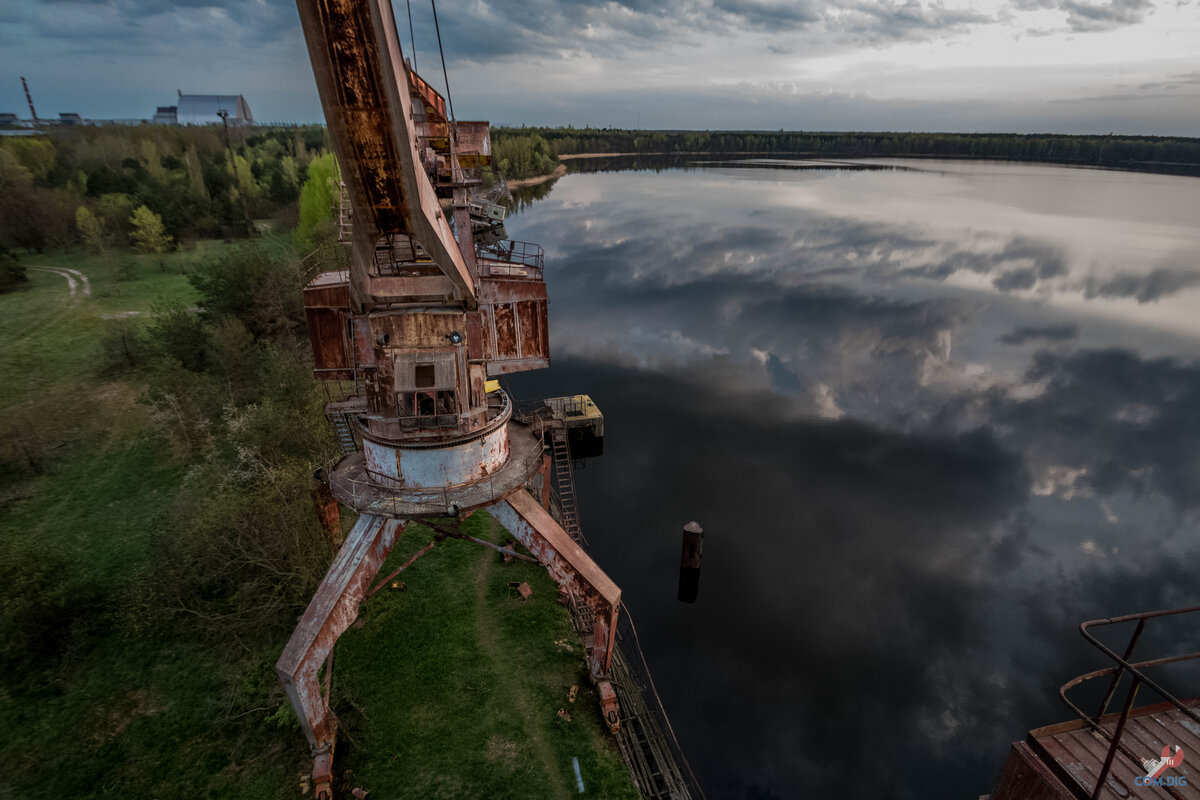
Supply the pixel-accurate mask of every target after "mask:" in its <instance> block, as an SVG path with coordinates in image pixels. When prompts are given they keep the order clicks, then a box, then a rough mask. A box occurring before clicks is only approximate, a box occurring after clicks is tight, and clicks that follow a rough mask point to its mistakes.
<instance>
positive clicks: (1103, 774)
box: [1092, 675, 1142, 800]
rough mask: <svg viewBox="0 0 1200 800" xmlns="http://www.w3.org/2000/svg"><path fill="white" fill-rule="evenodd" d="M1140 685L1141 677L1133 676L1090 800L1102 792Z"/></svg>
mask: <svg viewBox="0 0 1200 800" xmlns="http://www.w3.org/2000/svg"><path fill="white" fill-rule="evenodd" d="M1141 683H1142V679H1141V676H1139V675H1134V676H1133V683H1131V684H1130V685H1129V694H1128V695H1127V696H1126V698H1125V708H1123V709H1122V710H1121V718H1120V719H1119V720H1117V729H1116V730H1115V731H1113V739H1112V745H1110V746H1109V748H1108V755H1107V756H1106V757H1105V759H1104V766H1103V767H1102V768H1101V769H1100V777H1099V778H1098V779H1097V780H1096V790H1095V791H1094V792H1092V800H1098V798H1099V797H1100V793H1101V792H1103V791H1104V781H1105V780H1107V779H1108V771H1109V770H1110V769H1111V768H1112V762H1113V758H1114V757H1115V756H1116V755H1117V745H1118V744H1119V743H1120V741H1121V733H1122V732H1123V731H1124V730H1125V723H1126V721H1128V719H1129V712H1130V711H1131V710H1133V700H1134V698H1135V697H1136V696H1137V690H1138V687H1139V686H1140V685H1141Z"/></svg>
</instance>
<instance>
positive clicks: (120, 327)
mask: <svg viewBox="0 0 1200 800" xmlns="http://www.w3.org/2000/svg"><path fill="white" fill-rule="evenodd" d="M149 355H150V341H149V338H148V337H147V336H146V332H145V331H144V330H143V329H142V326H141V325H139V324H138V323H137V321H136V320H133V319H114V320H109V321H108V324H107V325H106V326H105V330H104V334H103V335H102V336H101V337H100V366H101V369H102V370H104V371H105V372H110V373H116V372H126V371H128V370H132V369H137V368H138V367H140V366H142V365H143V364H145V363H146V360H147V357H148V356H149Z"/></svg>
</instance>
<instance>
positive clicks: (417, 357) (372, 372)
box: [276, 0, 620, 797]
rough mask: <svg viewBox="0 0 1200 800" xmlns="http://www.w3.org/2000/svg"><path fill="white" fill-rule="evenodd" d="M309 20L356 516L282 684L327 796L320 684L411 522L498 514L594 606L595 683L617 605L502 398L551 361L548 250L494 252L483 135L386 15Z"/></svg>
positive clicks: (380, 1) (321, 11)
mask: <svg viewBox="0 0 1200 800" xmlns="http://www.w3.org/2000/svg"><path fill="white" fill-rule="evenodd" d="M297 5H298V7H299V11H300V19H301V23H302V26H303V30H304V36H305V40H306V42H307V45H308V52H309V56H310V58H311V61H312V66H313V73H314V75H315V76H316V83H317V88H318V91H319V93H320V98H321V104H322V106H323V107H324V112H325V120H326V123H327V125H328V129H329V136H330V140H331V142H332V146H333V151H334V153H335V155H336V156H337V159H338V162H339V163H340V165H341V171H342V180H343V183H344V189H343V194H344V198H345V200H344V202H343V206H344V207H343V212H344V216H346V215H348V216H350V217H352V224H347V225H343V231H344V232H345V234H346V236H347V239H348V242H347V243H348V248H349V260H348V268H347V269H344V270H333V271H327V272H323V273H321V274H318V275H316V276H315V277H314V278H313V279H312V280H311V281H310V282H309V284H308V285H307V286H306V288H305V292H304V296H305V306H306V313H307V318H308V328H309V337H310V339H311V341H312V345H313V354H314V360H315V376H316V377H317V378H318V379H319V380H322V381H326V382H328V383H327V384H326V385H327V386H330V385H335V386H339V387H343V386H344V387H348V388H347V389H346V391H345V392H344V394H342V395H339V396H338V397H337V398H336V400H335V401H333V402H331V403H330V404H329V405H328V406H327V409H326V410H327V413H328V415H329V417H330V419H331V421H332V422H333V423H334V426H335V429H337V431H338V434H339V438H341V440H342V444H343V450H344V451H345V455H344V456H343V457H342V458H341V459H340V460H339V461H338V462H337V464H336V465H335V466H333V467H331V468H330V469H329V470H328V483H329V490H330V491H331V492H332V496H333V497H334V498H336V500H337V501H340V502H341V503H342V504H345V505H346V506H349V507H350V508H352V509H354V511H356V512H357V513H358V515H359V516H358V520H357V522H356V524H355V525H354V527H353V529H352V531H351V532H350V533H349V534H348V535H347V537H346V540H345V542H344V543H343V544H342V546H341V549H340V550H339V552H338V553H337V555H336V557H335V558H334V561H333V564H332V565H331V566H330V568H329V571H328V572H327V574H326V575H325V578H324V580H323V581H322V583H321V585H320V587H319V588H318V589H317V592H316V594H315V596H314V597H313V599H312V601H311V603H310V604H309V606H308V608H307V610H306V611H305V613H304V615H303V617H302V618H301V620H300V623H299V625H298V627H297V628H296V630H295V632H294V633H293V635H292V637H291V640H290V641H289V642H288V645H287V647H286V649H285V650H284V652H283V655H282V656H281V657H280V659H279V662H278V664H277V666H276V670H277V672H278V674H279V678H280V680H281V681H282V683H283V686H284V688H285V690H286V692H287V695H288V698H289V699H290V701H291V703H292V706H293V707H294V708H295V710H296V715H297V717H298V718H299V720H300V724H301V727H302V729H303V731H304V734H305V736H306V737H307V738H308V743H309V746H310V748H311V751H312V756H313V779H314V789H315V790H316V792H315V793H316V796H317V797H322V795H324V796H327V797H328V796H331V795H332V761H333V752H334V745H335V742H336V738H337V720H336V719H335V717H334V716H333V714H332V712H331V711H330V709H329V705H328V695H327V694H323V693H322V690H321V686H320V681H319V676H320V673H321V669H322V667H323V665H325V664H326V662H327V660H328V659H329V658H330V656H331V653H332V650H333V646H334V644H335V642H336V641H337V638H338V637H339V636H340V635H341V634H342V633H343V632H344V631H345V630H346V629H347V628H348V627H349V626H350V624H351V623H352V622H353V621H354V619H355V617H356V615H357V613H358V607H359V604H360V602H361V601H362V599H363V597H364V595H365V593H366V591H367V588H368V586H369V584H370V583H371V581H372V579H373V578H374V576H375V574H376V572H377V571H378V570H379V568H380V566H381V565H382V564H383V562H384V560H385V559H386V558H387V556H388V553H389V551H390V550H391V549H392V547H393V545H394V544H395V543H396V540H397V538H398V537H399V536H400V534H401V532H402V531H403V529H404V526H405V524H406V523H407V522H408V521H411V520H422V519H426V520H431V519H437V518H440V519H445V518H448V517H449V518H459V519H461V518H462V517H464V516H465V515H468V514H470V513H472V512H473V511H475V510H478V509H483V508H486V509H488V511H489V512H490V513H491V514H492V515H493V516H494V517H495V518H496V519H497V520H498V521H499V522H500V523H501V524H502V525H504V527H505V528H507V529H508V531H509V532H510V533H511V534H512V535H513V536H515V537H516V538H517V539H518V540H519V541H520V542H521V543H522V544H523V545H524V546H525V547H526V548H527V549H528V550H529V551H530V552H531V553H532V554H533V555H534V557H535V558H536V559H537V560H538V561H539V562H540V563H542V564H543V565H545V566H546V568H547V569H548V570H549V572H550V574H551V575H552V576H553V578H554V579H555V580H556V581H557V582H558V583H559V584H560V586H563V587H564V588H565V589H566V590H567V591H568V592H569V593H570V595H571V596H572V597H573V598H575V599H577V601H578V602H579V603H580V604H582V606H584V607H586V609H587V611H588V616H589V617H590V618H591V619H592V620H593V621H594V623H593V627H592V632H591V635H590V637H589V639H590V641H588V642H586V644H587V645H588V648H587V650H588V666H589V668H590V671H591V673H592V675H593V677H595V678H597V679H599V678H601V677H603V676H605V675H607V674H608V672H609V669H610V665H611V660H612V653H613V649H614V644H615V633H616V623H617V614H618V610H619V608H620V590H619V589H618V588H617V586H616V585H615V584H614V583H613V582H612V581H611V580H610V579H609V578H608V577H607V576H606V575H605V574H604V572H603V571H601V570H600V568H599V567H598V566H597V565H596V564H595V563H594V562H593V561H592V560H591V558H590V557H589V556H588V555H587V554H586V553H585V552H584V551H583V550H582V549H581V548H580V547H579V545H578V544H577V543H576V542H575V541H573V539H572V538H571V537H570V536H569V535H568V533H567V532H566V531H564V530H563V528H562V527H561V526H560V525H559V524H558V523H557V522H556V521H555V520H554V518H553V517H552V516H551V514H550V513H549V512H548V510H547V507H546V505H545V504H544V501H543V502H539V501H538V500H537V499H535V497H534V496H533V495H532V494H531V493H530V491H529V488H528V487H529V486H530V485H533V484H534V483H536V481H537V480H538V479H539V478H540V479H542V480H544V479H545V476H546V475H547V474H548V466H547V458H548V457H547V456H546V455H545V453H544V450H543V437H542V432H541V431H540V430H538V428H537V424H536V422H535V423H533V424H526V423H524V422H522V421H520V420H519V419H517V418H516V417H515V416H514V413H513V403H512V401H511V400H510V398H509V397H508V396H507V395H506V394H505V392H504V391H503V390H500V389H493V390H492V391H488V388H489V383H488V378H489V377H490V376H498V375H501V374H503V373H511V372H518V371H522V370H530V369H538V368H542V367H546V366H549V363H550V359H549V339H548V331H547V308H546V304H547V297H546V284H545V282H544V279H543V276H542V267H543V262H542V251H541V248H540V247H537V246H536V245H531V244H524V243H515V242H507V241H496V237H495V231H496V230H497V228H496V226H495V225H491V227H488V224H489V222H491V221H490V220H488V219H487V213H486V208H485V209H483V211H482V212H481V211H480V209H479V206H480V205H481V204H479V203H477V202H476V196H475V194H476V190H477V188H478V187H479V185H480V183H481V176H482V170H483V168H484V167H486V166H488V165H489V164H490V159H491V143H490V134H489V128H488V125H487V123H486V122H464V121H456V120H455V119H453V114H450V115H447V113H446V101H445V99H444V98H443V97H442V96H441V95H440V94H439V93H438V92H436V91H435V90H434V89H433V88H431V87H430V86H429V85H428V84H427V83H426V82H425V81H424V80H422V79H421V77H420V76H419V75H418V74H417V73H416V72H415V71H413V70H412V69H410V68H409V66H408V65H407V64H406V63H405V61H404V59H403V56H402V53H401V50H400V43H399V41H398V38H397V34H396V25H395V22H394V19H393V16H392V8H391V5H390V2H389V0H297ZM483 205H486V204H483ZM473 209H474V211H475V213H472V212H473ZM347 212H348V214H347ZM493 221H494V220H493ZM475 230H479V231H484V232H487V234H488V235H487V236H486V237H477V236H476V234H475ZM543 494H545V493H543ZM327 507H328V506H327ZM334 508H336V506H335V507H334Z"/></svg>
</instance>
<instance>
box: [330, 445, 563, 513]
mask: <svg viewBox="0 0 1200 800" xmlns="http://www.w3.org/2000/svg"><path fill="white" fill-rule="evenodd" d="M541 460H542V453H541V451H540V450H535V449H533V448H530V449H529V451H528V452H525V453H519V454H513V455H511V456H510V457H509V460H508V461H507V462H505V468H506V469H505V470H504V472H505V474H499V473H498V474H495V475H489V476H487V477H486V478H483V479H480V480H477V481H472V482H471V483H469V484H461V485H458V486H445V487H437V488H429V489H393V488H391V487H390V486H388V484H387V483H385V481H386V482H393V481H395V478H393V477H391V476H388V475H384V474H382V473H376V472H374V471H373V470H369V469H368V468H367V467H366V466H365V464H364V466H363V468H362V472H361V474H362V476H363V477H362V478H358V477H353V476H350V475H346V474H344V473H340V472H338V473H337V474H336V475H335V472H336V467H337V465H338V464H339V463H340V462H341V461H342V458H336V459H333V460H332V461H330V462H328V463H327V464H326V465H325V471H326V474H328V475H330V476H332V485H333V487H334V489H335V492H336V496H337V498H338V500H341V501H342V502H343V503H346V504H347V505H349V506H350V507H351V508H354V509H355V510H357V511H359V512H362V513H370V514H379V515H384V516H393V517H400V518H411V517H420V516H445V515H453V514H454V513H456V512H455V508H456V507H457V508H460V509H461V508H475V507H479V506H487V505H491V504H493V503H496V502H499V501H500V500H502V499H504V498H505V497H507V496H508V495H509V494H511V493H512V492H513V490H514V489H515V488H520V486H521V485H522V483H523V481H522V480H520V479H518V478H514V477H513V475H514V474H520V475H524V474H527V473H531V472H533V470H534V467H535V465H536V464H539V463H540V462H541Z"/></svg>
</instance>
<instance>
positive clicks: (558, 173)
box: [508, 163, 567, 188]
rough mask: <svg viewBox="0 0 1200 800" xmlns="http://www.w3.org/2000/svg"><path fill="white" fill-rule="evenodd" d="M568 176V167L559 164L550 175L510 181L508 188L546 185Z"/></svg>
mask: <svg viewBox="0 0 1200 800" xmlns="http://www.w3.org/2000/svg"><path fill="white" fill-rule="evenodd" d="M566 174H567V165H566V164H563V163H559V165H558V166H557V167H555V168H554V171H553V172H551V173H549V174H546V175H536V176H534V177H532V178H518V179H517V180H514V181H508V186H509V188H512V187H514V186H515V187H521V186H536V185H537V184H539V183H545V182H546V181H552V180H555V179H557V178H561V177H562V176H563V175H566Z"/></svg>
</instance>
